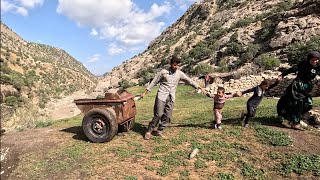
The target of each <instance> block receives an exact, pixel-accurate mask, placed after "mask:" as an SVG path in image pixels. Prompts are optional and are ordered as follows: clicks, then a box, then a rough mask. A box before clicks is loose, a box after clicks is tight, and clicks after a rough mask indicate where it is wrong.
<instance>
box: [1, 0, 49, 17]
mask: <svg viewBox="0 0 320 180" xmlns="http://www.w3.org/2000/svg"><path fill="white" fill-rule="evenodd" d="M42 5H43V0H13V1H7V0H1V14H4V13H7V12H12V13H16V14H20V15H22V16H28V10H29V9H32V8H34V7H36V6H42Z"/></svg>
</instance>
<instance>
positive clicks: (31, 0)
mask: <svg viewBox="0 0 320 180" xmlns="http://www.w3.org/2000/svg"><path fill="white" fill-rule="evenodd" d="M15 1H16V2H17V3H18V4H20V5H21V6H22V7H25V8H34V7H35V6H37V5H39V6H42V4H43V0H15Z"/></svg>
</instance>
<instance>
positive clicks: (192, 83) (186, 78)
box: [180, 71, 206, 94]
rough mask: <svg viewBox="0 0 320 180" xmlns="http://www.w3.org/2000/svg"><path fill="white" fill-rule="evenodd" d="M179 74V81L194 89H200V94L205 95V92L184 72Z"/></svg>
mask: <svg viewBox="0 0 320 180" xmlns="http://www.w3.org/2000/svg"><path fill="white" fill-rule="evenodd" d="M180 73H181V74H180V79H181V80H183V81H186V82H188V83H189V84H190V85H191V86H193V87H194V88H196V89H201V91H202V93H203V94H206V91H205V90H204V89H203V88H202V87H201V86H199V85H198V84H197V83H196V82H194V81H193V80H192V79H190V78H189V77H188V76H187V75H186V74H185V73H184V72H182V71H180Z"/></svg>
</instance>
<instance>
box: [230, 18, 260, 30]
mask: <svg viewBox="0 0 320 180" xmlns="http://www.w3.org/2000/svg"><path fill="white" fill-rule="evenodd" d="M255 21H256V19H255V18H252V17H246V18H244V19H240V20H238V21H237V22H236V23H234V24H233V25H231V27H230V29H233V28H239V27H246V26H248V25H249V24H251V23H253V22H255Z"/></svg>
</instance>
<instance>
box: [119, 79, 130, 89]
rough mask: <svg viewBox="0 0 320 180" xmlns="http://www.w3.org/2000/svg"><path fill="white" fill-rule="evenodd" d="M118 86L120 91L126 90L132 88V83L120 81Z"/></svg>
mask: <svg viewBox="0 0 320 180" xmlns="http://www.w3.org/2000/svg"><path fill="white" fill-rule="evenodd" d="M118 85H119V87H120V89H127V88H129V87H131V86H132V83H130V82H129V81H128V80H125V79H122V80H121V81H120V82H119V83H118Z"/></svg>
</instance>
